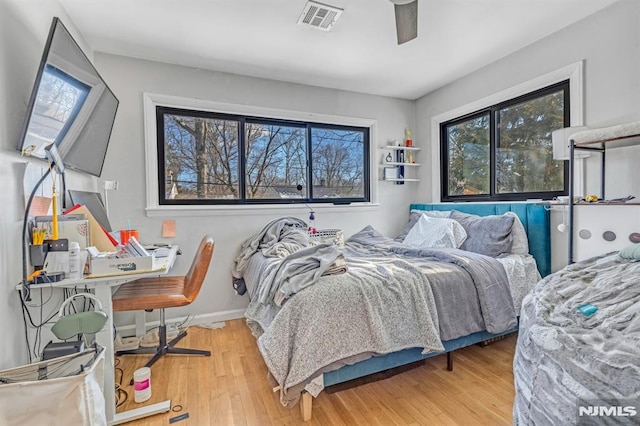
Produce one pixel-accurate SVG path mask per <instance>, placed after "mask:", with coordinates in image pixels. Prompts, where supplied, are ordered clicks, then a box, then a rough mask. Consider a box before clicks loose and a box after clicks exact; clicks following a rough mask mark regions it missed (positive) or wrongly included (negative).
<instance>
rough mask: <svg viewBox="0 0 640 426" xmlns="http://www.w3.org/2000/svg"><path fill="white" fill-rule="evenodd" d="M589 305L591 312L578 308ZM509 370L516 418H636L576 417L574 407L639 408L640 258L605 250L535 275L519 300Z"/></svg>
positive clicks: (626, 420)
mask: <svg viewBox="0 0 640 426" xmlns="http://www.w3.org/2000/svg"><path fill="white" fill-rule="evenodd" d="M587 303H591V304H593V305H595V306H597V307H598V310H597V312H595V313H594V314H592V315H591V316H586V315H584V314H582V313H581V312H580V311H579V310H578V309H577V308H578V307H579V306H582V305H584V304H587ZM514 376H515V388H516V398H515V403H514V407H513V420H514V423H515V424H518V425H538V424H545V425H546V424H549V425H551V424H553V425H568V424H584V425H588V424H589V425H591V424H593V425H596V424H597V425H605V424H609V425H621V424H639V423H640V416H638V415H636V416H633V417H623V416H619V415H614V416H597V417H589V416H579V415H578V413H579V409H578V405H579V404H580V405H581V406H582V407H585V409H588V407H589V406H596V407H597V406H602V407H611V406H614V407H615V406H618V407H620V408H622V407H625V406H634V407H635V409H636V410H637V412H638V413H640V407H638V402H639V401H640V262H630V261H628V260H622V259H620V258H619V257H618V255H617V254H613V255H611V254H610V255H605V256H600V257H595V258H592V259H588V260H585V261H582V262H579V263H575V264H573V265H571V266H569V267H567V268H565V269H563V270H561V271H558V272H557V273H555V274H553V275H549V276H548V277H546V278H545V279H544V280H542V281H540V282H539V283H538V285H537V286H536V287H535V288H534V289H533V291H531V292H530V293H529V294H528V295H527V296H526V297H525V299H524V301H523V304H522V311H521V315H520V334H519V335H518V344H517V346H516V354H515V357H514ZM614 409H615V408H614ZM627 414H628V413H627Z"/></svg>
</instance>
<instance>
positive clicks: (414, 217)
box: [395, 210, 451, 241]
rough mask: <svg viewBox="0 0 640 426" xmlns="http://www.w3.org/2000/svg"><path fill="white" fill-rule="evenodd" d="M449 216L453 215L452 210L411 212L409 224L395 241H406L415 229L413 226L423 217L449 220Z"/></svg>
mask: <svg viewBox="0 0 640 426" xmlns="http://www.w3.org/2000/svg"><path fill="white" fill-rule="evenodd" d="M449 215H451V210H411V213H409V222H407V224H406V225H405V226H404V227H403V228H402V231H400V234H398V236H397V237H396V238H395V241H404V239H405V238H406V237H407V234H408V233H409V231H410V230H411V228H413V225H415V224H416V223H417V222H418V219H420V217H421V216H428V217H440V218H442V217H446V218H448V217H449Z"/></svg>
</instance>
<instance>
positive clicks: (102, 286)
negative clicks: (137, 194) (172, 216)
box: [18, 246, 178, 425]
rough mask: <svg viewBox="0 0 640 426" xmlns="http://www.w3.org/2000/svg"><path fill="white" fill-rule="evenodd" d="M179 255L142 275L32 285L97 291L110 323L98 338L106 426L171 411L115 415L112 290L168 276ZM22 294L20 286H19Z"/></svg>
mask: <svg viewBox="0 0 640 426" xmlns="http://www.w3.org/2000/svg"><path fill="white" fill-rule="evenodd" d="M177 255H178V246H172V247H171V250H170V252H169V255H168V256H167V257H162V258H159V259H155V261H154V265H153V270H151V271H147V272H145V271H139V272H133V273H131V272H125V273H121V274H113V275H103V276H98V277H91V275H89V276H87V278H84V279H80V280H71V279H64V280H62V281H58V282H55V283H47V284H32V285H31V286H30V288H32V289H38V288H52V287H53V288H67V287H76V286H83V287H87V288H88V289H94V290H95V295H96V297H97V298H98V299H99V300H100V302H101V303H102V308H103V310H104V312H106V313H107V315H108V316H109V319H108V320H107V323H106V324H105V325H104V327H103V328H102V330H100V331H99V332H98V333H97V334H96V343H98V344H99V345H100V346H102V347H104V348H105V368H104V382H103V385H104V400H105V413H106V415H107V423H108V424H110V425H117V424H120V423H125V422H130V421H132V420H135V419H140V418H143V417H147V416H150V415H153V414H158V413H165V412H167V411H169V410H170V409H171V400H166V401H162V402H158V403H156V404H151V405H146V406H143V407H140V408H136V409H133V410H129V411H124V412H122V413H116V393H115V368H114V355H113V351H114V347H113V341H114V335H113V304H112V301H111V296H112V293H113V287H117V286H119V285H122V284H124V283H128V282H131V281H135V280H137V279H139V278H149V277H157V276H159V275H167V274H168V273H169V270H170V269H171V268H172V267H173V264H174V262H175V260H176V256H177ZM18 290H20V286H18Z"/></svg>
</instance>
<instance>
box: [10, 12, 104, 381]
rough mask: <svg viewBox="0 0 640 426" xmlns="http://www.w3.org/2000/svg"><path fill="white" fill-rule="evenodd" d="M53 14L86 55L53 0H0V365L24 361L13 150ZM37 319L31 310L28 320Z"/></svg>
mask: <svg viewBox="0 0 640 426" xmlns="http://www.w3.org/2000/svg"><path fill="white" fill-rule="evenodd" d="M54 16H58V17H60V18H61V19H62V21H63V22H64V24H65V26H67V28H68V29H69V31H70V32H71V34H72V35H73V36H74V37H75V38H76V40H77V41H78V42H79V44H80V45H81V46H82V47H83V48H84V50H85V52H86V53H88V54H89V57H91V52H90V51H89V50H88V49H87V48H86V47H87V45H86V43H85V42H84V40H83V39H82V38H81V37H80V36H79V34H78V33H77V31H76V30H75V28H74V27H73V25H72V22H71V19H69V18H68V16H67V15H66V13H65V11H64V10H63V9H62V8H61V7H60V6H59V5H58V3H57V2H55V1H54V2H36V1H24V0H0V176H1V177H2V186H3V189H2V191H0V206H1V208H2V214H1V215H0V271H2V272H1V274H2V283H1V284H0V324H2V326H1V327H0V342H2V344H1V345H0V369H4V368H9V367H13V366H16V365H20V364H24V363H26V362H27V350H26V345H25V343H24V337H23V336H24V326H23V325H22V313H21V309H20V302H19V299H18V297H17V292H16V291H15V286H16V284H18V283H19V282H20V280H21V279H22V267H21V265H22V256H21V250H20V236H21V230H22V217H23V214H24V197H25V195H24V192H23V190H22V188H23V174H24V170H25V164H26V163H27V162H29V161H30V160H28V159H26V158H22V157H21V156H20V155H19V152H18V151H17V145H18V138H19V136H20V132H21V130H22V125H23V120H24V116H25V114H26V108H27V103H28V101H29V96H30V94H31V89H32V87H33V82H34V80H35V77H36V71H37V69H38V64H39V63H40V58H41V56H42V51H43V49H44V45H45V41H46V38H47V34H48V31H49V27H50V25H51V20H52V18H53V17H54ZM31 162H32V164H34V165H37V166H40V167H42V166H44V165H45V163H44V162H42V161H39V160H32V161H31ZM67 179H68V181H69V183H71V184H73V185H74V186H76V187H78V188H83V189H92V190H95V184H96V183H95V179H92V178H90V177H87V176H82V175H79V174H75V173H73V172H70V173H69V174H68V177H67ZM30 189H31V188H29V190H30ZM35 296H36V297H37V295H35ZM46 296H48V295H46ZM59 300H60V295H59V294H57V293H56V294H54V295H53V298H52V300H51V301H50V302H49V303H47V304H46V305H45V306H44V312H45V313H49V312H51V311H52V310H57V308H58V307H59V304H58V305H57V306H56V302H57V301H59ZM36 302H37V300H34V303H36ZM32 311H34V312H35V311H37V310H36V309H32ZM38 318H39V316H38V315H36V316H35V318H34V321H37V320H38ZM44 338H45V339H46V338H47V335H45V336H44ZM45 343H46V342H45Z"/></svg>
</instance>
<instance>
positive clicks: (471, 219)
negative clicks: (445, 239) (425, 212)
mask: <svg viewBox="0 0 640 426" xmlns="http://www.w3.org/2000/svg"><path fill="white" fill-rule="evenodd" d="M451 219H453V220H457V221H458V222H460V224H461V225H462V226H463V227H464V230H465V231H466V232H467V239H466V240H465V242H464V243H463V244H462V246H460V248H461V249H462V250H467V251H472V252H474V253H479V254H484V255H485V256H491V257H497V256H499V255H501V254H502V253H509V252H510V251H511V246H512V244H513V238H512V237H511V228H512V227H513V221H514V220H513V216H504V215H501V216H476V215H473V214H466V213H461V212H459V211H457V210H453V211H452V212H451Z"/></svg>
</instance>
